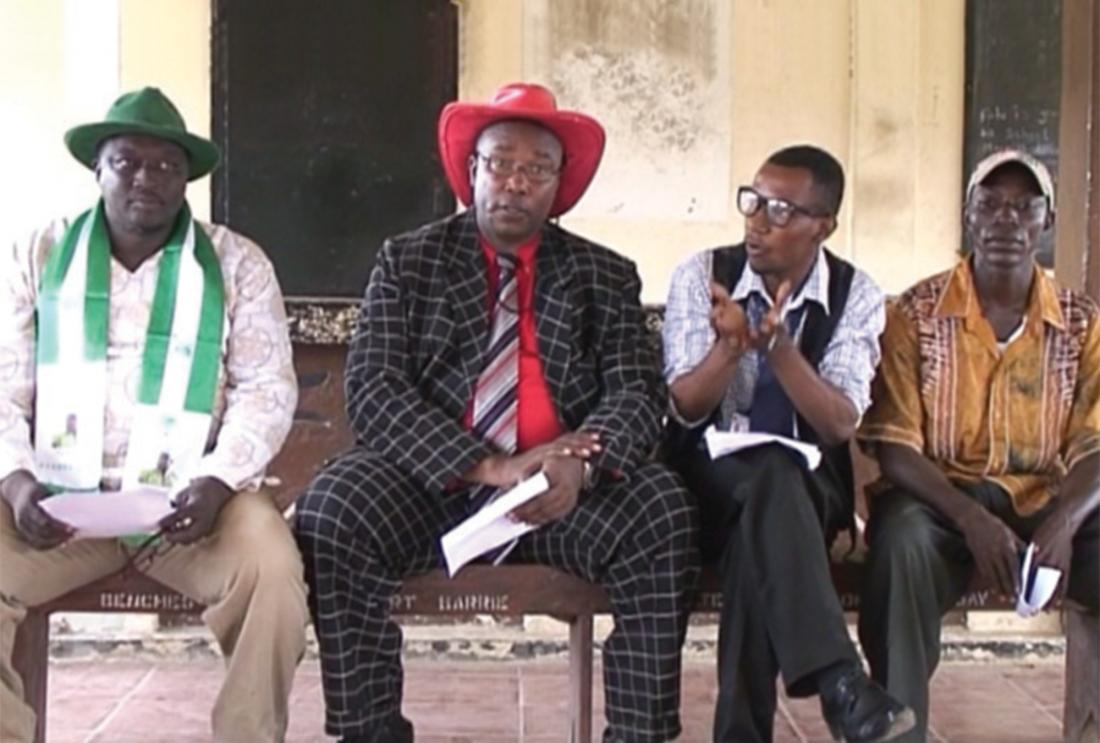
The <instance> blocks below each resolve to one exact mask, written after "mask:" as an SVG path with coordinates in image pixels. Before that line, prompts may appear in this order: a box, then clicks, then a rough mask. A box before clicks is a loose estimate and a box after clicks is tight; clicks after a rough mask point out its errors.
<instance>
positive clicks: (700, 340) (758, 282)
mask: <svg viewBox="0 0 1100 743" xmlns="http://www.w3.org/2000/svg"><path fill="white" fill-rule="evenodd" d="M713 253H714V251H713V250H705V251H702V252H700V253H696V254H695V255H693V256H691V257H690V258H688V259H687V260H686V261H684V262H683V263H681V264H680V265H679V266H677V268H676V271H675V273H673V275H672V284H671V285H670V286H669V290H668V302H667V304H666V306H665V322H664V327H663V328H662V331H661V332H662V336H663V341H664V352H665V364H664V373H665V379H666V380H667V381H668V384H670V385H671V384H672V383H673V382H675V381H676V380H677V379H679V378H680V377H681V376H683V375H684V374H687V373H688V372H690V371H691V370H692V369H694V368H695V367H696V366H698V365H699V364H700V362H702V360H703V358H704V357H706V355H707V353H709V352H710V348H711V346H712V345H713V344H714V340H715V333H714V328H712V327H711V324H710V309H711V305H710V282H711V262H712V256H713ZM750 295H755V296H754V299H753V300H751V301H763V302H764V303H765V304H766V305H767V306H768V307H771V304H772V301H771V298H770V297H769V296H768V293H767V291H766V290H765V288H764V279H763V278H761V276H760V275H759V274H758V273H756V272H755V271H753V270H752V267H751V266H749V265H748V264H747V263H746V265H745V270H744V271H742V273H741V278H740V279H739V280H738V282H737V285H736V286H735V287H734V289H733V292H731V296H732V297H733V299H735V300H742V299H745V298H747V297H750ZM807 302H816V303H817V304H819V305H820V306H821V307H822V309H824V310H825V312H826V313H828V312H829V310H830V308H829V264H828V263H827V262H826V260H825V253H824V252H823V251H822V250H818V254H817V260H816V261H815V262H814V264H813V267H812V268H811V269H810V274H809V276H807V278H806V282H805V284H804V285H803V287H802V290H801V291H800V292H799V293H798V295H797V296H795V297H792V298H791V300H790V302H789V303H788V305H787V311H788V312H791V311H794V310H796V309H798V308H799V307H801V306H803V305H804V304H805V303H807ZM885 323H886V311H885V307H884V303H883V296H882V291H881V290H880V289H879V288H878V286H877V285H876V284H875V282H874V281H872V280H871V278H870V277H869V276H868V275H867V274H865V273H864V272H863V271H860V270H858V269H857V270H856V272H855V276H854V277H853V278H852V286H851V289H850V291H849V294H848V301H847V303H846V304H845V306H844V312H843V314H842V315H841V316H840V321H839V323H838V324H837V327H836V331H835V332H834V333H833V337H832V338H831V339H830V340H829V345H828V346H827V347H826V348H825V354H824V355H823V356H822V359H821V363H820V365H819V366H818V373H819V374H820V375H821V377H822V378H823V379H825V380H826V381H827V382H830V383H831V384H833V385H835V386H836V387H837V388H839V389H840V390H841V392H843V393H844V396H845V397H847V398H848V399H849V400H850V401H851V402H852V404H853V405H854V406H855V408H856V410H857V411H858V412H859V414H860V415H862V414H863V412H864V411H865V410H866V409H867V407H868V406H869V405H870V403H871V380H872V378H873V377H874V374H875V367H876V366H877V365H878V360H879V343H878V337H879V335H880V334H881V333H882V329H883V326H884V325H885ZM800 336H801V326H799V328H798V329H797V331H796V333H795V341H796V342H797V341H798V339H799V337H800ZM758 368H759V355H758V354H757V352H756V351H754V350H751V349H750V350H749V351H747V352H746V353H745V354H744V355H743V356H742V357H741V359H740V360H739V361H738V364H737V370H736V372H735V373H734V378H733V382H731V384H730V386H729V389H727V390H726V395H725V397H724V398H723V400H722V405H721V410H720V419H719V423H720V425H721V426H722V427H723V428H730V427H732V428H743V429H745V428H747V423H748V420H747V416H748V413H749V410H750V409H751V408H752V395H753V389H754V388H755V386H756V376H757V369H758ZM669 409H670V412H671V414H672V416H673V417H674V418H676V419H677V420H678V421H680V422H681V423H683V424H685V425H689V426H691V425H698V424H699V423H702V421H689V420H684V419H683V418H682V417H681V416H680V415H679V413H678V412H677V411H676V408H675V404H673V403H672V401H671V398H670V401H669Z"/></svg>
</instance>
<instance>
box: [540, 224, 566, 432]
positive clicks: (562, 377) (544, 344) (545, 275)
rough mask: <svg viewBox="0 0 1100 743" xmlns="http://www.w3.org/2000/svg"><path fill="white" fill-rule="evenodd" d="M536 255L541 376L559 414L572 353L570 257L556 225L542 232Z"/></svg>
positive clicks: (563, 402)
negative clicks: (544, 379)
mask: <svg viewBox="0 0 1100 743" xmlns="http://www.w3.org/2000/svg"><path fill="white" fill-rule="evenodd" d="M536 255H537V257H536V259H535V334H536V335H537V336H538V344H539V357H540V359H541V360H542V371H543V376H544V377H545V378H546V384H547V386H548V387H549V388H550V394H551V395H552V396H553V398H554V403H555V405H556V407H557V409H558V411H559V414H560V412H561V411H562V410H564V406H565V403H566V402H567V401H566V400H565V399H564V396H565V395H564V393H565V385H566V379H567V378H568V374H569V359H570V358H571V356H572V347H571V346H572V337H571V336H572V318H571V309H572V303H571V299H572V279H573V259H572V256H571V255H570V254H569V246H568V245H567V244H566V241H565V240H564V239H563V237H562V234H561V232H560V231H559V230H557V228H555V227H553V226H547V227H546V228H545V229H544V230H543V233H542V240H541V242H540V244H539V249H538V253H537V254H536Z"/></svg>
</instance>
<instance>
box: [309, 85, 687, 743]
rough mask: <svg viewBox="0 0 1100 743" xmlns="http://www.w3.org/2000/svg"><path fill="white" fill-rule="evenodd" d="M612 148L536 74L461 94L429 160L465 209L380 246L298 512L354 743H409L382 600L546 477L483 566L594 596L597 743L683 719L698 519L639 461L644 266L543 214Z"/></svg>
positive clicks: (327, 649)
mask: <svg viewBox="0 0 1100 743" xmlns="http://www.w3.org/2000/svg"><path fill="white" fill-rule="evenodd" d="M603 147H604V131H603V128H602V127H601V126H600V124H599V123H598V122H597V121H596V120H595V119H593V118H592V117H590V116H587V115H585V114H582V113H577V112H573V111H565V110H561V109H558V107H557V105H556V103H555V100H554V97H553V95H552V94H551V93H550V91H548V90H547V89H545V88H543V87H541V86H539V85H533V84H526V83H517V84H511V85H506V86H504V87H502V88H501V89H500V90H499V91H497V93H496V95H495V96H494V97H493V100H492V101H491V102H489V103H487V104H475V103H451V104H449V105H448V106H446V107H445V108H444V110H443V112H442V114H441V116H440V119H439V150H440V156H441V159H442V162H443V167H444V170H445V172H446V175H447V178H448V181H449V182H450V185H451V187H452V189H453V190H454V192H455V194H456V195H457V196H458V198H459V200H460V201H462V203H463V204H466V205H468V206H469V208H468V209H467V210H466V211H464V212H462V213H461V214H458V215H455V216H452V217H448V218H446V219H443V220H441V221H438V222H435V223H432V224H428V225H426V226H424V227H421V228H420V229H418V230H416V231H413V232H410V233H407V234H404V235H399V236H397V237H393V238H391V239H389V240H387V241H386V243H385V245H384V246H383V247H382V251H381V253H380V255H379V257H378V262H377V264H376V266H375V268H374V271H373V272H372V274H371V277H370V280H369V282H368V285H367V288H366V296H365V298H364V300H363V304H362V309H361V312H360V318H359V327H358V330H357V332H356V334H355V337H354V338H353V340H352V342H351V346H350V348H349V352H348V363H347V374H346V380H347V381H346V388H347V398H348V399H347V410H348V417H349V420H350V424H351V428H352V430H353V431H354V432H355V434H356V438H357V444H356V446H355V447H354V448H353V449H351V450H350V451H348V452H346V453H344V454H343V455H342V456H340V457H339V458H337V459H336V460H335V461H333V462H332V463H331V464H329V465H328V466H327V467H326V468H325V469H324V470H323V471H322V472H321V473H320V474H319V475H318V476H317V478H316V479H315V480H314V482H313V483H312V485H311V486H310V488H309V489H308V490H307V492H306V493H305V494H304V495H303V496H302V497H301V499H300V500H299V501H298V517H297V527H296V531H297V536H298V542H299V546H300V547H301V549H302V552H303V556H304V559H305V562H306V574H307V578H308V581H309V584H310V586H311V605H312V606H311V608H312V611H313V616H314V623H315V626H316V629H317V635H318V640H319V643H320V651H321V667H322V673H323V682H324V691H325V703H326V730H327V731H328V732H329V733H331V734H333V735H337V736H341V739H342V740H344V741H371V743H386V742H390V741H394V742H404V741H412V739H413V731H412V725H411V724H410V723H409V722H408V720H406V719H405V718H404V717H403V716H402V714H401V691H402V690H401V658H400V653H401V633H400V630H399V629H398V627H397V626H396V625H395V624H394V622H393V621H392V620H391V618H390V616H389V606H390V601H389V600H390V598H391V597H392V596H393V595H394V593H395V592H396V591H397V589H398V587H399V586H400V583H401V580H402V579H403V578H405V577H407V576H409V575H413V574H415V573H418V572H424V571H426V570H429V569H431V568H433V567H436V566H438V565H439V564H440V548H439V546H438V545H439V538H440V537H441V536H442V535H443V534H444V533H445V532H446V531H447V530H448V529H450V528H451V527H453V526H454V525H456V524H457V523H459V522H460V521H462V520H463V519H464V518H465V517H466V516H468V515H469V514H470V513H472V512H474V511H475V510H477V509H478V508H481V507H482V506H483V505H484V504H485V503H487V502H489V501H491V500H492V499H493V498H495V497H496V496H497V495H498V494H499V493H500V492H501V491H502V490H503V489H507V488H509V487H510V486H512V485H514V484H515V483H516V482H518V481H520V480H522V479H523V478H525V477H526V476H528V475H531V474H533V473H535V472H536V471H539V470H541V472H542V473H543V474H544V475H545V476H546V478H547V479H548V481H549V486H550V487H549V490H547V491H546V492H545V493H544V494H542V495H540V496H538V497H536V498H535V499H534V500H532V501H529V502H528V503H527V504H526V505H523V506H521V507H519V508H518V509H516V510H515V511H513V512H512V518H514V519H516V520H518V521H521V522H526V523H528V524H534V525H537V526H538V527H539V528H538V529H536V530H535V531H532V532H530V533H528V534H527V535H525V536H523V537H522V538H520V539H519V541H518V542H517V543H514V544H510V545H505V548H504V549H503V550H502V551H501V552H500V553H497V554H495V555H494V559H495V560H497V561H499V560H501V559H507V560H510V561H518V562H534V563H540V564H544V565H550V566H553V567H556V568H560V569H562V570H565V571H568V572H570V573H573V574H574V575H578V576H580V577H582V578H585V579H587V580H591V581H595V582H598V583H600V584H601V585H603V586H604V587H605V588H606V590H607V592H608V594H609V596H610V599H611V603H612V606H613V611H614V614H615V629H614V631H613V632H612V634H611V635H610V636H609V637H608V638H607V641H606V643H605V644H604V652H603V658H604V682H605V686H606V709H607V722H608V726H607V730H606V732H605V734H604V740H605V741H624V742H625V741H664V740H669V739H671V738H674V737H675V736H676V735H678V734H679V732H680V720H679V703H680V694H679V690H680V687H679V684H680V649H681V644H682V642H683V638H684V632H685V629H686V619H687V610H688V597H689V596H690V594H691V592H692V589H693V586H694V583H695V576H696V573H697V564H698V557H697V545H696V518H695V514H694V510H693V508H692V506H691V503H690V501H689V497H688V495H687V493H686V492H685V491H684V489H683V488H682V486H681V485H680V483H679V481H678V480H677V478H676V477H675V476H674V475H673V474H672V473H671V472H669V471H668V470H667V469H665V468H664V467H663V466H662V465H659V464H655V463H651V462H648V460H647V457H648V455H649V454H650V453H651V452H652V451H653V449H654V446H655V444H656V443H657V439H658V435H659V433H660V430H661V414H662V413H663V411H664V398H663V396H662V393H661V384H660V379H659V371H658V365H657V360H656V358H655V354H654V353H653V352H652V351H651V350H650V348H649V346H648V345H647V343H646V341H645V331H644V326H643V316H642V309H641V305H640V303H639V288H640V287H639V279H638V275H637V272H636V270H635V267H634V265H633V264H632V263H631V262H630V261H628V260H626V259H625V258H623V257H622V256H620V255H618V254H616V253H614V252H612V251H610V250H608V249H607V248H604V247H602V246H599V245H596V244H594V243H592V242H590V241H588V240H585V239H583V238H581V237H579V236H577V235H574V234H572V233H570V232H567V231H565V230H563V229H561V228H560V227H558V226H557V225H556V224H554V223H552V222H549V221H548V220H549V219H552V218H554V217H557V216H559V215H561V214H563V213H565V212H567V211H568V210H569V209H570V208H571V207H572V206H573V205H574V204H575V203H576V202H577V201H578V200H579V199H580V198H581V196H582V194H583V193H584V191H585V189H586V188H587V187H588V184H589V183H590V182H591V180H592V178H593V177H594V176H595V174H596V169H597V166H598V165H599V162H600V158H601V155H602V153H603ZM490 702H491V700H486V708H488V706H489V705H490ZM500 704H501V708H503V706H504V705H506V704H507V700H500Z"/></svg>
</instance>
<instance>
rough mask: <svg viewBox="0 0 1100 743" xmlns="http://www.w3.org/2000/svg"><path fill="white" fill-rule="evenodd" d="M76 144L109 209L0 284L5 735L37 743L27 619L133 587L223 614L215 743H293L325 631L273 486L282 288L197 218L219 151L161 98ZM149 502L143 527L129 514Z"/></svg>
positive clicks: (282, 350) (24, 252) (147, 95)
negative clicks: (79, 506)
mask: <svg viewBox="0 0 1100 743" xmlns="http://www.w3.org/2000/svg"><path fill="white" fill-rule="evenodd" d="M65 143H66V145H67V146H68V148H69V151H70V152H71V153H72V155H73V156H74V157H75V158H76V159H77V160H78V161H79V162H80V163H81V164H83V165H84V166H85V167H87V168H89V169H91V170H92V171H93V172H94V173H95V179H96V183H97V185H98V186H99V190H100V193H101V198H100V199H99V200H98V202H97V203H96V204H95V205H94V206H93V207H92V208H91V209H89V210H88V211H86V212H84V213H83V214H81V215H80V216H78V217H77V218H76V219H75V220H73V221H71V222H70V221H67V220H58V221H56V222H54V223H53V224H51V225H49V226H48V227H46V228H45V229H43V230H41V231H39V232H36V233H35V234H33V235H32V236H31V238H30V239H29V240H26V241H25V242H21V243H19V244H17V245H15V246H14V248H13V249H11V250H9V252H8V253H7V255H6V256H5V257H4V258H3V265H2V266H0V276H2V277H3V278H2V279H0V495H2V496H3V502H2V504H0V643H2V646H0V738H2V739H3V740H4V741H31V740H33V739H34V737H35V727H36V721H35V716H34V712H33V711H32V710H31V708H30V707H29V706H28V705H27V704H26V703H25V702H24V700H23V688H22V684H21V683H20V680H19V676H18V674H16V673H15V671H14V669H13V668H12V665H11V656H12V643H13V639H14V636H15V630H16V627H17V626H18V624H19V623H20V622H21V621H22V620H23V618H24V616H25V615H26V607H33V606H38V605H40V604H42V603H45V602H47V601H50V600H51V599H54V598H56V597H58V596H61V595H63V594H65V593H68V592H69V591H71V590H73V589H75V588H78V587H80V586H83V585H85V584H87V583H89V582H91V581H93V580H96V579H97V578H101V577H103V576H106V575H110V574H112V573H116V572H118V571H120V570H123V569H125V568H132V569H136V570H139V571H141V572H144V573H147V574H148V575H150V576H152V577H153V578H155V579H156V580H157V581H159V582H161V583H163V584H165V585H167V586H169V587H171V588H173V589H175V590H177V591H179V592H180V593H182V594H184V595H185V596H188V597H189V598H191V599H192V600H194V601H196V602H199V603H201V604H205V605H206V607H207V609H206V611H205V613H204V614H203V619H204V621H205V622H206V624H207V625H208V626H209V627H210V629H211V631H212V632H213V633H214V635H215V637H216V638H217V640H218V643H219V645H220V646H221V649H222V651H223V653H224V655H225V662H226V674H225V681H224V683H223V685H222V688H221V691H220V693H219V694H218V697H217V700H216V702H215V704H214V710H213V713H212V733H213V739H214V740H217V741H249V743H252V741H281V740H283V738H284V735H285V732H286V727H287V699H288V697H289V694H290V688H291V682H292V680H293V676H294V670H295V668H296V667H297V664H298V661H299V660H300V658H301V656H302V653H303V651H304V649H305V625H306V623H307V621H308V618H309V615H308V610H307V608H306V597H305V593H306V590H305V581H304V577H303V574H302V562H301V558H300V557H299V556H298V552H297V550H296V548H295V544H294V540H293V538H292V536H291V534H290V530H289V528H287V525H286V522H285V521H284V519H283V517H282V514H280V513H279V511H278V509H277V508H276V507H275V505H274V502H273V501H272V499H271V497H270V495H269V494H268V493H266V492H264V491H263V490H262V489H261V488H260V485H261V482H262V479H263V473H264V468H265V467H266V466H267V464H268V462H269V461H270V460H271V459H272V457H274V455H275V453H276V452H277V451H278V450H279V447H280V446H281V445H282V443H283V439H284V438H285V437H286V434H287V432H288V431H289V429H290V424H291V417H292V414H293V412H294V407H295V403H296V401H297V384H296V380H295V375H294V367H293V365H292V362H291V349H290V340H289V338H288V336H287V329H286V318H285V315H284V309H283V300H282V295H281V293H280V291H279V284H278V282H277V280H276V277H275V272H274V271H273V269H272V266H271V263H270V262H269V261H268V259H267V257H266V256H265V255H264V254H263V252H262V251H261V249H260V248H259V247H258V246H257V245H256V244H255V243H253V242H252V241H250V240H248V239H247V238H245V237H243V236H241V235H238V234H236V233H234V232H232V231H230V230H228V229H226V228H225V227H222V226H220V225H207V224H203V223H200V222H198V221H196V220H195V219H194V218H193V217H192V216H191V211H190V209H189V207H188V205H187V201H186V199H185V191H186V188H187V183H188V181H192V180H195V179H196V178H199V177H201V176H203V175H206V174H207V173H209V172H210V171H211V170H212V169H213V168H214V167H215V166H216V165H217V163H218V149H217V147H216V146H215V145H214V144H213V143H212V142H210V141H208V140H206V139H203V138H201V137H197V136H195V135H193V134H190V133H189V132H188V131H187V129H186V127H185V125H184V122H183V118H182V117H181V116H180V114H179V111H178V110H177V109H176V107H175V106H174V105H173V104H172V102H171V101H170V100H169V99H168V98H167V97H166V96H165V95H164V94H163V93H162V92H161V91H159V90H157V89H155V88H144V89H142V90H137V91H133V92H130V93H127V94H125V95H123V96H122V97H120V98H119V99H118V100H117V101H115V103H114V105H113V106H112V107H111V109H110V111H108V113H107V116H106V119H105V120H103V121H100V122H96V123H92V124H85V125H83V126H78V127H75V128H73V129H71V130H69V132H68V133H67V134H66V135H65ZM150 490H152V491H153V492H154V494H155V497H156V501H155V503H159V506H156V507H154V508H153V511H152V513H153V515H152V516H151V517H147V518H146V519H145V520H142V519H135V510H139V509H137V507H136V506H135V505H134V504H135V501H128V502H127V503H126V504H122V503H120V500H119V499H120V496H123V495H126V494H136V493H141V492H147V491H150ZM57 491H80V492H78V494H77V495H76V496H75V497H78V498H80V499H85V500H84V501H83V502H84V511H86V512H87V511H91V512H93V513H94V512H96V510H97V507H98V509H99V516H98V517H97V519H96V521H98V522H99V526H95V527H92V526H90V525H89V524H88V523H85V522H81V524H82V526H81V528H74V525H73V523H71V519H73V518H75V517H74V516H73V515H69V516H68V518H69V519H70V521H66V520H65V519H64V518H62V517H60V516H55V515H52V513H51V510H52V508H55V507H56V505H54V504H56V503H58V502H59V501H53V504H51V503H50V501H51V500H52V498H51V496H52V494H54V493H56V492H57ZM115 491H119V492H115ZM65 497H66V498H69V497H70V496H65ZM70 502H71V501H70ZM112 503H118V504H119V505H117V506H114V508H115V509H117V510H115V511H113V512H110V511H111V508H112V506H110V505H104V504H112ZM141 503H150V501H149V500H148V499H143V500H142V501H141ZM105 510H106V511H108V512H105ZM158 518H159V523H158V521H157V519H158ZM104 522H106V523H104ZM123 524H130V525H131V526H124V525H123ZM93 528H94V529H95V531H88V530H89V529H93ZM128 529H137V530H139V531H142V530H144V531H145V532H146V533H145V534H141V535H135V534H133V533H132V531H128ZM112 535H117V537H120V538H115V536H112ZM136 732H137V733H138V734H140V735H142V736H143V737H145V738H147V739H149V740H156V739H168V738H171V737H172V735H171V733H170V732H164V731H152V730H144V731H136Z"/></svg>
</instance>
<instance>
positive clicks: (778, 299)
mask: <svg viewBox="0 0 1100 743" xmlns="http://www.w3.org/2000/svg"><path fill="white" fill-rule="evenodd" d="M790 297H791V282H790V281H784V282H783V283H782V284H780V285H779V289H778V290H777V291H776V293H775V301H774V302H773V303H772V306H771V308H769V309H768V311H767V312H765V313H764V315H763V317H761V318H760V324H759V325H758V326H757V327H755V328H753V327H752V326H751V325H750V324H749V319H748V317H747V316H746V315H745V309H744V308H743V307H742V306H741V303H740V302H737V301H736V300H734V299H733V298H732V297H730V293H729V291H728V290H727V289H726V287H724V286H722V285H721V284H719V283H718V282H716V281H712V282H711V284H710V305H711V309H710V324H711V327H712V328H714V332H715V334H716V335H717V336H718V341H717V342H718V345H719V347H720V348H722V349H724V350H725V351H727V352H728V353H729V356H730V358H731V359H736V358H738V357H740V356H741V355H742V354H743V353H745V351H746V350H748V349H749V348H750V347H751V348H755V349H756V350H757V351H760V352H762V353H767V352H769V351H771V350H772V349H773V348H775V347H776V346H777V345H779V344H781V343H786V342H789V341H790V336H789V335H788V334H787V328H786V325H785V324H784V322H783V310H784V308H785V307H786V306H787V302H788V301H789V300H790Z"/></svg>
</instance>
